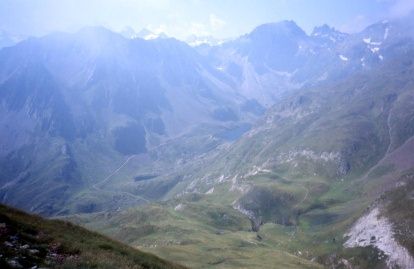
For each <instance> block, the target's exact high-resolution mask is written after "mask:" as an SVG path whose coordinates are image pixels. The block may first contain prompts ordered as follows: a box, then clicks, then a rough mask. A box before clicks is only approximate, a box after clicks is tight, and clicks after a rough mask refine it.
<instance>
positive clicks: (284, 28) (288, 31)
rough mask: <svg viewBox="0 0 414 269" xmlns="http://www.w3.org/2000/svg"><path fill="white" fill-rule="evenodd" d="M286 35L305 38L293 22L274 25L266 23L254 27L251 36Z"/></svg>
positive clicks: (286, 21)
mask: <svg viewBox="0 0 414 269" xmlns="http://www.w3.org/2000/svg"><path fill="white" fill-rule="evenodd" d="M269 34H270V35H287V36H306V33H305V32H304V31H303V30H302V28H300V27H299V26H298V25H297V24H296V23H295V22H294V21H292V20H290V21H288V20H285V21H280V22H275V23H266V24H262V25H260V26H258V27H256V28H255V29H254V30H253V31H252V32H251V35H254V36H256V35H259V36H261V35H269Z"/></svg>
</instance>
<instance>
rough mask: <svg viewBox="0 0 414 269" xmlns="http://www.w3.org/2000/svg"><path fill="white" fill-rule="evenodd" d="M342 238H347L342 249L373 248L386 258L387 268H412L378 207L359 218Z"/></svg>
mask: <svg viewBox="0 0 414 269" xmlns="http://www.w3.org/2000/svg"><path fill="white" fill-rule="evenodd" d="M344 237H349V238H348V240H347V241H346V242H345V243H344V247H347V248H353V247H368V246H374V247H376V248H378V249H379V250H381V251H383V252H384V254H385V255H387V257H388V258H387V265H388V267H389V268H394V267H395V266H399V267H400V268H401V269H412V268H414V259H413V257H411V255H410V253H409V252H408V251H407V249H405V248H404V247H403V246H401V245H400V244H399V243H398V242H397V241H396V240H395V238H394V232H393V230H392V224H391V223H390V221H389V220H388V219H387V218H386V217H383V216H381V215H380V210H379V208H378V207H376V208H374V209H373V210H371V211H370V212H369V213H368V214H366V215H365V216H363V217H361V218H360V219H359V220H358V221H357V222H356V223H355V224H354V226H353V227H352V228H351V230H350V231H349V232H348V233H347V234H345V235H344Z"/></svg>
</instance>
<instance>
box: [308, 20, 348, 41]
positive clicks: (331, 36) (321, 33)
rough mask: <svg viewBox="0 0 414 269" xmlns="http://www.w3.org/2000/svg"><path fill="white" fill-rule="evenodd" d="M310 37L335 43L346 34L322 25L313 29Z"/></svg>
mask: <svg viewBox="0 0 414 269" xmlns="http://www.w3.org/2000/svg"><path fill="white" fill-rule="evenodd" d="M311 36H312V37H316V38H321V39H324V40H329V41H332V42H337V41H341V40H343V39H344V38H345V37H346V36H347V34H345V33H342V32H340V31H338V30H336V29H335V28H334V27H331V26H329V25H327V24H323V25H321V26H317V27H315V28H314V29H313V31H312V33H311Z"/></svg>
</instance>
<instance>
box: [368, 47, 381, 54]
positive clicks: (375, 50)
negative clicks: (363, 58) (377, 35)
mask: <svg viewBox="0 0 414 269" xmlns="http://www.w3.org/2000/svg"><path fill="white" fill-rule="evenodd" d="M370 50H371V51H372V53H377V52H378V51H379V50H380V49H379V48H377V47H375V48H370Z"/></svg>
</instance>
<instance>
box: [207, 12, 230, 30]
mask: <svg viewBox="0 0 414 269" xmlns="http://www.w3.org/2000/svg"><path fill="white" fill-rule="evenodd" d="M209 18H210V26H211V29H212V30H213V31H216V30H219V29H220V28H222V27H223V26H224V25H225V24H226V22H225V21H224V20H222V19H220V18H219V17H217V16H216V15H215V14H210V17H209Z"/></svg>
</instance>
